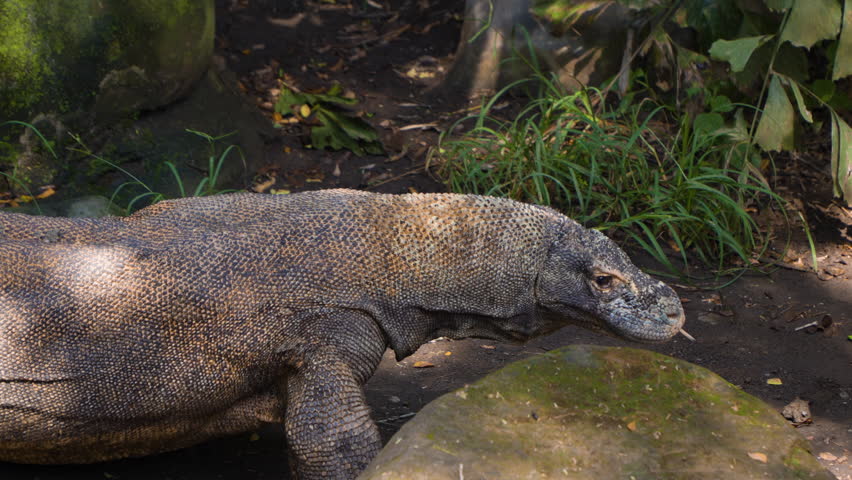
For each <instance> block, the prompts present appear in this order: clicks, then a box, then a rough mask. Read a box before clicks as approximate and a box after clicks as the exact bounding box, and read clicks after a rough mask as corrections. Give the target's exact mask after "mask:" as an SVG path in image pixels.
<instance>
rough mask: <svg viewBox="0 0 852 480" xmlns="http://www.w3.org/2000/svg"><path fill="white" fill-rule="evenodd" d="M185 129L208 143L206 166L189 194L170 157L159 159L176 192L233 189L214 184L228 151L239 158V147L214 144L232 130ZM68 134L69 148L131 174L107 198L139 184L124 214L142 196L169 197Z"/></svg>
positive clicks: (209, 192)
mask: <svg viewBox="0 0 852 480" xmlns="http://www.w3.org/2000/svg"><path fill="white" fill-rule="evenodd" d="M186 131H187V132H188V133H191V134H193V135H197V136H199V137H202V138H204V139H205V140H207V142H208V145H209V156H208V157H207V170H206V174H205V176H204V177H203V178H202V179H201V180H200V181H199V182H198V184H197V185H196V186H195V189H194V190H193V191H191V192H189V194H188V192H187V189H186V185H185V183H186V182H185V180H184V179H183V176H182V175H181V174H180V172H179V171H178V167H177V165H175V164H174V163H173V162H171V161H165V162H163V164H164V165H165V166H166V168H167V169H168V170H169V172H170V173H171V174H172V176H173V178H174V181H175V184H176V185H177V187H178V190H179V191H180V196H181V197H187V196H190V197H201V196H208V195H218V194H221V193H228V192H232V191H234V190H227V189H220V188H218V187H217V184H218V181H219V174H220V173H221V171H222V165H224V163H225V160H226V159H227V158H228V157H229V156H230V154H231V153H233V152H234V151H236V152H237V153H239V155H240V157H241V158H242V152H241V151H240V149H239V147H237V146H236V145H229V146H228V147H226V148H225V149H224V150H223V151H222V152H218V148H217V146H216V144H217V142H219V141H221V140H222V139H223V138H226V137H228V136H230V135H232V134H226V135H221V136H218V137H213V136H211V135H208V134H206V133H204V132H199V131H196V130H191V129H187V130H186ZM72 137H73V138H74V140H75V142H76V143H77V147H76V148H73V149H72V150H73V151H76V152H78V153H82V154H85V155H87V156H89V157H91V158H93V159H94V160H96V161H98V162H102V163H104V164H106V165H108V166H109V167H111V168H114V169H116V170H118V171H120V172H122V173H123V174H125V175H127V176H128V177H130V178H131V181H128V182H125V183H122V184H121V185H119V186H118V188H116V189H115V191H113V194H112V198H110V201H111V202H113V201H115V199H116V198H117V197H118V195H119V193H121V192H122V191H123V190H125V189H131V188H134V187H136V188H139V189H141V190H142V193H139V194H136V195H134V196H133V197H132V198H131V199H130V200H129V201H128V203H127V207H126V212H127V213H128V214H130V213H131V212H133V210H134V209H135V208H136V205H137V204H138V203H139V202H141V201H142V200H147V201H148V203H157V202H160V201H163V200H166V199H168V198H170V197H169V196H167V195H166V194H164V193H162V192H157V191H154V190H153V189H152V188H151V187H150V186H148V184H146V183H145V182H144V181H142V180H141V179H139V178H138V177H136V176H135V175H133V174H132V173H131V172H129V171H128V170H127V169H125V168H122V167H121V166H120V165H118V164H116V163H114V162H111V161H109V160H107V159H105V158H103V157H102V156H100V155H97V154H96V153H94V152H92V151H91V150H89V149H88V147H86V145H85V144H84V143H83V141H82V139H80V137H79V136H73V135H72ZM243 162H244V163H245V159H244V158H243ZM137 191H138V190H137Z"/></svg>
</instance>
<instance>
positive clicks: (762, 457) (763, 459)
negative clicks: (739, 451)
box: [748, 452, 767, 463]
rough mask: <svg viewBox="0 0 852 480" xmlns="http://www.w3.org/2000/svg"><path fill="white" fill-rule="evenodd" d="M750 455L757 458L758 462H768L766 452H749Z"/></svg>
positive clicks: (753, 458) (754, 458)
mask: <svg viewBox="0 0 852 480" xmlns="http://www.w3.org/2000/svg"><path fill="white" fill-rule="evenodd" d="M748 456H749V457H751V458H752V460H757V461H758V462H763V463H766V462H767V458H766V454H765V453H760V452H749V454H748Z"/></svg>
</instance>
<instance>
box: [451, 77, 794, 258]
mask: <svg viewBox="0 0 852 480" xmlns="http://www.w3.org/2000/svg"><path fill="white" fill-rule="evenodd" d="M526 83H529V82H526ZM532 83H533V84H534V85H535V86H536V87H538V88H541V92H542V93H541V94H540V95H539V96H538V97H536V98H535V99H533V100H532V102H531V103H530V104H528V105H527V106H526V107H525V108H524V109H523V111H521V112H520V114H518V115H517V116H516V118H515V119H514V120H511V121H505V120H500V119H498V118H495V117H494V116H493V115H491V109H492V107H493V106H494V105H495V104H496V103H497V102H498V101H499V99H500V98H501V96H503V95H505V94H506V92H507V91H508V90H509V89H511V88H514V87H517V86H519V85H522V82H518V83H516V84H513V85H510V86H509V87H507V88H506V89H503V90H501V91H500V92H499V93H498V94H497V95H496V96H494V97H493V98H491V99H489V100H488V101H487V102H486V103H484V104H483V106H482V109H481V111H480V112H479V113H478V114H477V115H475V116H473V117H469V119H473V120H475V125H474V127H473V128H472V129H471V130H470V131H469V132H467V134H465V135H464V136H463V137H461V138H457V139H450V138H448V137H446V135H445V136H443V137H442V138H441V144H440V150H439V160H440V165H441V166H440V172H441V174H442V175H443V176H444V177H445V178H446V180H447V183H448V185H449V186H450V188H451V189H452V190H453V191H460V192H471V193H479V194H486V195H498V196H506V197H511V198H515V199H518V200H525V201H531V202H535V203H539V204H544V205H553V206H555V207H557V208H559V209H561V210H564V211H566V213H568V214H569V215H570V216H572V217H574V218H575V219H576V220H577V221H579V222H580V223H583V224H590V225H595V226H596V228H600V229H603V230H607V229H610V230H613V231H614V232H615V233H617V234H621V235H626V236H628V237H630V238H632V239H633V240H635V241H636V242H637V243H638V244H639V245H641V246H642V247H643V248H644V249H645V250H647V251H648V252H649V253H650V254H651V255H653V256H654V257H655V258H656V259H657V260H658V261H659V262H660V263H661V264H663V265H664V266H665V267H666V269H667V270H668V272H669V273H671V274H679V273H681V271H680V269H679V268H678V267H677V266H676V265H675V264H674V263H673V262H672V261H671V260H670V259H669V254H670V253H672V252H674V253H675V254H676V255H678V256H679V257H680V259H681V261H682V262H683V264H684V265H687V271H688V257H687V253H688V252H691V253H692V254H694V255H695V256H696V257H697V258H698V259H700V260H701V261H702V262H703V263H705V264H707V265H710V266H712V267H714V268H716V269H717V270H718V271H725V270H726V269H727V268H728V267H730V266H732V265H733V264H734V263H736V264H738V265H739V267H742V266H748V265H750V264H751V263H752V260H753V258H754V257H755V256H759V255H760V252H761V251H762V250H763V249H764V248H766V246H767V243H768V234H762V233H761V232H760V231H759V229H758V227H757V225H756V223H755V221H754V219H753V218H752V217H751V215H750V214H749V212H748V210H749V209H750V208H757V207H760V206H763V205H765V203H766V201H767V200H768V201H770V202H774V203H775V204H776V205H778V206H782V201H781V199H780V198H779V197H778V196H776V195H775V194H774V193H772V191H771V190H770V188H769V186H768V185H767V183H766V180H765V179H764V178H763V176H762V175H761V174H760V171H759V170H758V169H757V168H755V167H754V166H753V164H752V162H750V161H746V160H745V159H746V158H747V157H744V154H746V152H747V145H748V143H747V142H748V135H747V132H746V131H745V130H746V128H745V125H744V124H741V127H740V128H739V129H727V130H723V129H719V128H715V126H713V125H714V124H715V117H712V116H708V117H703V118H704V120H702V121H701V122H698V124H697V125H695V124H694V123H693V121H692V119H691V118H689V116H688V115H683V116H677V115H673V112H672V111H671V110H670V109H667V108H666V107H663V106H659V105H656V104H654V103H652V102H649V101H640V102H631V101H629V100H628V101H624V102H622V104H621V105H620V106H618V107H616V108H613V109H608V108H607V107H606V102H604V101H603V98H602V95H601V92H600V91H598V90H596V89H585V90H581V91H578V92H576V93H573V94H568V93H566V92H564V91H563V90H562V89H561V87H560V85H559V84H558V82H557V81H556V80H554V79H552V78H550V77H546V76H544V75H542V74H539V75H538V76H537V78H536V80H535V81H533V82H532ZM712 102H714V104H715V105H716V110H717V111H716V112H710V114H718V113H719V112H727V111H730V109H732V108H733V106H732V105H731V104H730V102H729V101H726V99H725V98H724V97H718V98H716V99H714V100H712ZM463 120H465V119H463ZM463 120H460V122H461V121H463ZM658 120H662V122H658ZM672 122H674V123H675V126H676V127H677V128H676V130H674V131H671V130H667V129H666V126H667V125H669V124H671V123H672ZM702 125H704V126H702ZM693 126H695V128H693ZM448 131H454V128H450V129H448ZM782 210H783V207H782ZM732 256H733V257H735V258H737V259H738V261H737V262H730V261H729V260H730V258H731V257H732ZM733 266H734V267H736V265H733Z"/></svg>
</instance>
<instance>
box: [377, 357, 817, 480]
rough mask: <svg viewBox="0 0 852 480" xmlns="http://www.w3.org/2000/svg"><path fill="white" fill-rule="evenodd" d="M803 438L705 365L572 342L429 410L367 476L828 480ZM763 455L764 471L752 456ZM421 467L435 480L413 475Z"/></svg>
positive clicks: (401, 434) (511, 367) (446, 398)
mask: <svg viewBox="0 0 852 480" xmlns="http://www.w3.org/2000/svg"><path fill="white" fill-rule="evenodd" d="M474 418H475V419H476V421H475V422H472V421H471V419H474ZM802 442H803V440H802V439H801V437H798V435H797V434H796V433H795V432H794V431H793V430H792V429H791V428H789V426H788V425H787V424H786V423H785V422H784V420H783V419H782V418H780V416H779V415H778V414H777V412H774V411H773V410H772V409H770V408H768V407H767V406H766V405H764V404H763V403H762V402H760V401H759V400H757V399H754V398H753V397H750V396H749V395H747V394H745V393H744V392H742V391H741V390H740V389H738V388H736V387H734V386H733V385H730V384H729V383H728V382H726V381H725V380H723V379H722V378H720V377H718V376H717V375H715V374H713V373H712V372H710V371H708V370H706V369H703V368H701V367H698V366H695V365H691V364H689V363H686V362H683V361H680V360H676V359H673V358H670V357H666V356H663V355H659V354H656V353H653V352H649V351H645V350H634V349H628V348H605V347H592V346H574V347H568V348H564V349H559V350H556V351H553V352H550V353H547V354H545V355H541V356H537V357H533V358H530V359H527V360H524V361H521V362H517V363H514V364H511V365H509V366H507V367H505V368H503V369H502V370H500V371H498V372H495V373H493V374H491V375H489V376H488V377H486V378H485V379H483V380H481V381H479V382H476V383H474V384H472V385H470V386H467V387H465V388H464V389H462V390H459V391H457V392H454V393H450V394H447V395H445V396H444V397H441V398H440V399H438V400H436V401H435V402H433V403H431V404H429V405H427V406H426V408H424V409H423V411H421V413H420V414H418V416H417V417H416V418H415V419H414V420H412V421H411V422H409V423H408V424H406V425H405V426H404V427H403V428H402V429H401V430H400V432H399V433H398V434H397V436H395V437H394V438H393V439H391V442H390V443H389V445H388V447H386V451H387V452H388V453H387V455H388V457H387V458H392V459H393V461H392V462H391V463H387V464H383V458H384V457H385V451H383V452H382V453H381V454H380V456H379V458H378V459H377V460H376V461H375V462H374V464H373V465H372V466H371V468H370V469H369V470H368V471H367V473H366V474H365V476H364V478H430V479H431V478H457V476H458V465H460V464H463V465H464V469H465V474H466V475H467V474H468V473H470V474H471V475H473V476H479V477H484V478H495V479H497V478H500V479H508V478H565V477H568V478H574V479H599V478H635V479H698V478H726V479H740V478H742V479H745V478H774V479H793V478H799V477H800V475H801V474H802V472H806V473H807V474H808V475H811V477H809V478H820V479H828V478H831V477H830V474H828V473H827V472H826V471H824V470H822V469H821V467H819V465H818V464H817V463H816V462H815V460H814V459H813V457H812V456H810V454H809V453H807V451H806V450H805V449H803V448H801V445H803V443H802ZM757 452H759V453H762V454H764V455H766V456H767V458H768V461H767V463H762V462H758V461H755V460H753V459H752V458H751V457H749V454H750V453H757ZM786 452H790V453H786ZM808 462H810V463H808ZM424 465H429V466H430V467H431V468H430V469H429V476H428V477H426V476H422V477H421V476H418V475H419V474H413V475H410V474H411V473H412V472H419V471H422V468H421V467H422V466H424ZM409 466H411V469H409Z"/></svg>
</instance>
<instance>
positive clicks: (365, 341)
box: [0, 190, 684, 479]
mask: <svg viewBox="0 0 852 480" xmlns="http://www.w3.org/2000/svg"><path fill="white" fill-rule="evenodd" d="M0 251H1V252H2V255H0V271H2V272H3V273H2V274H0V461H9V462H21V463H85V462H98V461H103V460H109V459H114V458H121V457H128V456H140V455H147V454H152V453H157V452H162V451H166V450H174V449H178V448H182V447H185V446H188V445H192V444H194V443H198V442H201V441H204V440H206V439H208V438H211V437H216V436H221V435H226V434H231V433H236V432H243V431H247V430H251V429H254V428H256V427H257V426H258V425H259V424H261V423H262V422H279V423H282V424H283V425H284V428H285V431H286V434H287V439H288V444H289V446H290V451H289V453H290V456H291V465H293V466H294V468H295V470H296V473H297V474H298V475H299V477H300V478H306V479H320V478H323V479H325V478H353V477H354V476H356V475H357V473H358V472H360V471H361V470H362V469H363V468H364V467H365V466H366V465H367V463H368V462H369V461H370V460H371V459H372V458H373V457H374V456H375V454H376V453H377V452H378V450H379V448H380V447H381V443H380V440H379V435H378V430H377V429H376V426H375V424H374V423H373V421H372V420H371V419H370V415H369V410H368V408H367V406H366V403H365V402H364V395H363V393H362V390H361V386H362V385H363V384H364V382H366V381H367V379H368V378H369V377H370V375H372V373H373V371H374V370H375V368H376V366H377V365H378V363H379V361H380V359H381V357H382V354H383V352H384V351H385V349H386V348H388V347H390V348H392V349H393V350H394V351H395V353H396V356H397V358H403V357H405V356H408V355H410V354H411V353H413V352H414V351H415V350H416V349H417V348H418V347H419V346H420V345H421V344H423V343H425V342H427V341H429V340H430V339H433V338H436V337H439V336H448V337H452V338H463V337H482V338H491V339H498V340H514V341H523V340H526V339H529V338H531V337H534V336H537V335H541V334H544V333H547V332H550V331H552V330H555V329H557V328H559V327H560V326H562V325H565V324H568V323H579V324H581V325H584V326H586V327H589V328H593V329H596V330H601V331H604V332H606V333H610V334H613V335H617V336H621V337H625V338H629V339H632V340H637V341H664V340H667V339H668V338H670V337H671V336H673V335H674V334H676V333H677V332H678V331H679V330H680V328H681V326H682V324H683V320H684V316H683V310H682V308H681V305H680V301H679V300H678V297H677V295H676V294H675V293H674V292H673V291H672V290H671V289H670V288H669V287H667V286H665V285H664V284H662V283H660V282H658V281H656V280H653V279H651V278H650V277H648V276H647V275H645V274H644V273H642V272H641V271H640V270H638V269H637V268H636V267H635V266H634V265H633V264H632V263H631V262H630V260H629V259H628V258H627V256H626V255H625V254H624V253H623V252H622V251H621V250H620V249H619V248H618V247H617V246H616V245H615V244H614V243H613V242H611V241H610V240H609V239H607V238H606V237H605V236H603V235H602V234H600V233H599V232H596V231H590V230H586V229H584V228H582V227H581V226H579V225H578V224H576V223H575V222H574V221H572V220H570V219H568V218H566V217H565V216H563V215H560V214H558V213H557V212H555V211H553V210H551V209H548V208H542V207H537V206H532V205H526V204H522V203H517V202H513V201H510V200H504V199H495V198H488V197H478V196H472V195H399V196H395V195H378V194H370V193H364V192H355V191H347V190H328V191H322V192H312V193H302V194H295V195H288V196H277V195H275V196H273V195H269V196H267V195H255V194H234V195H222V196H216V197H206V198H191V199H183V200H175V201H169V202H163V203H160V204H157V205H154V206H151V207H148V208H146V209H144V210H141V211H140V212H138V213H136V214H135V215H132V216H130V217H126V218H104V219H62V218H44V217H29V216H25V215H16V214H3V213H0Z"/></svg>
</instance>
